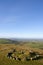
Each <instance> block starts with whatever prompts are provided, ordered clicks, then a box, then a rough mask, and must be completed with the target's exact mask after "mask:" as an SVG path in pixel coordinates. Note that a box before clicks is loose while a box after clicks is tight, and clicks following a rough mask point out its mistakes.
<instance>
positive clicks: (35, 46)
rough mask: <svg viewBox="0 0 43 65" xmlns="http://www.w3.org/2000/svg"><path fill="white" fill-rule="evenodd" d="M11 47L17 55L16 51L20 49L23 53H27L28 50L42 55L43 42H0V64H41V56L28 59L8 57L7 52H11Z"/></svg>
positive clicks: (42, 60) (42, 63)
mask: <svg viewBox="0 0 43 65" xmlns="http://www.w3.org/2000/svg"><path fill="white" fill-rule="evenodd" d="M1 42H2V41H1ZM13 49H16V53H15V54H16V55H17V56H18V55H20V54H18V52H21V50H22V51H24V54H25V55H28V54H29V51H30V50H32V51H34V52H38V53H39V54H42V55H43V42H21V43H20V44H8V43H5V44H3V43H2V44H1V43H0V65H43V58H41V59H38V60H29V61H26V60H25V61H19V60H14V59H12V58H8V57H7V54H8V53H9V52H12V51H13Z"/></svg>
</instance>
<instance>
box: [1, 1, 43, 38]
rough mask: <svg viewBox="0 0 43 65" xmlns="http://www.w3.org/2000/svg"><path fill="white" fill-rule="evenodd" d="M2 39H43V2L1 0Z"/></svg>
mask: <svg viewBox="0 0 43 65" xmlns="http://www.w3.org/2000/svg"><path fill="white" fill-rule="evenodd" d="M0 37H8V38H9V37H13V38H43V0H0Z"/></svg>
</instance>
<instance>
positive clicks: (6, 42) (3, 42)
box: [0, 38, 18, 44]
mask: <svg viewBox="0 0 43 65" xmlns="http://www.w3.org/2000/svg"><path fill="white" fill-rule="evenodd" d="M13 43H16V44H17V43H18V41H16V40H11V39H2V38H0V44H13Z"/></svg>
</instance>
